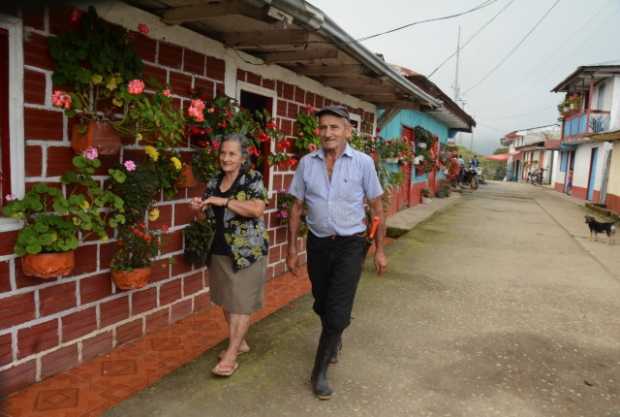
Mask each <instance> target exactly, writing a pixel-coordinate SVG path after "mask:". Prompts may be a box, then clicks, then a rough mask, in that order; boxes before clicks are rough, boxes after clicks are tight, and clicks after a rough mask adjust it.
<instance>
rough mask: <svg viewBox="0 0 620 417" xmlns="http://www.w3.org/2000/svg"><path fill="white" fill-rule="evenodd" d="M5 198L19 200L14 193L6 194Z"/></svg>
mask: <svg viewBox="0 0 620 417" xmlns="http://www.w3.org/2000/svg"><path fill="white" fill-rule="evenodd" d="M4 199H5V200H6V201H13V200H17V197H16V196H14V195H13V194H7V195H5V196H4Z"/></svg>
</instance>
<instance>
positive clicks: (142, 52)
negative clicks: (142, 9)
mask: <svg viewBox="0 0 620 417" xmlns="http://www.w3.org/2000/svg"><path fill="white" fill-rule="evenodd" d="M129 43H130V44H131V46H133V50H134V51H135V52H136V54H138V56H139V57H140V58H142V60H143V61H150V62H155V52H156V50H157V42H155V40H154V39H151V38H149V37H148V36H144V35H143V34H141V33H139V32H130V33H129Z"/></svg>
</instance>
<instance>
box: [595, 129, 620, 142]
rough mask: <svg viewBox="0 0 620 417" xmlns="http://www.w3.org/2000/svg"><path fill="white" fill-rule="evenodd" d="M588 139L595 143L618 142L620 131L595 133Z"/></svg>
mask: <svg viewBox="0 0 620 417" xmlns="http://www.w3.org/2000/svg"><path fill="white" fill-rule="evenodd" d="M590 138H591V139H592V140H593V141H596V142H608V141H609V142H611V141H617V140H620V130H612V131H609V132H604V133H596V134H592V135H590Z"/></svg>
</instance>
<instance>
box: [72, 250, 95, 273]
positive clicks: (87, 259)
mask: <svg viewBox="0 0 620 417" xmlns="http://www.w3.org/2000/svg"><path fill="white" fill-rule="evenodd" d="M97 252H98V248H97V245H86V246H80V247H79V248H77V249H76V250H75V269H74V270H73V272H72V273H71V275H80V274H86V273H88V272H94V271H96V270H97Z"/></svg>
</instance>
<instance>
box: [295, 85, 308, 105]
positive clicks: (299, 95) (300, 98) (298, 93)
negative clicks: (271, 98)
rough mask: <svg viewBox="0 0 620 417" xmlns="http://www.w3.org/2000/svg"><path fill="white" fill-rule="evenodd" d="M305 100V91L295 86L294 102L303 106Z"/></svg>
mask: <svg viewBox="0 0 620 417" xmlns="http://www.w3.org/2000/svg"><path fill="white" fill-rule="evenodd" d="M305 99H306V91H305V90H304V89H301V88H299V87H297V86H295V101H296V102H298V103H301V104H304V100H305Z"/></svg>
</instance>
